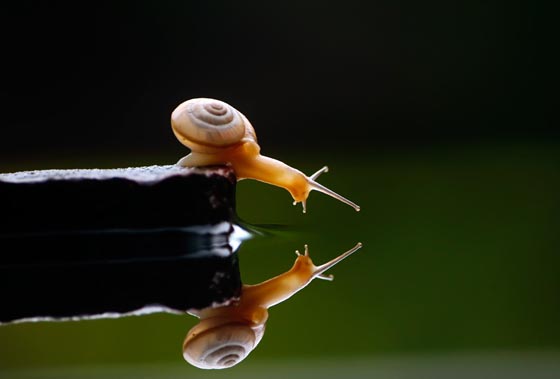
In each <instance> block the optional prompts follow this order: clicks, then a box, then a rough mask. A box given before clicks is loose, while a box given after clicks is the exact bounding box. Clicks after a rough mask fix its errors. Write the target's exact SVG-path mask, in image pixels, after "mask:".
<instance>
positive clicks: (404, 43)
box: [0, 1, 559, 168]
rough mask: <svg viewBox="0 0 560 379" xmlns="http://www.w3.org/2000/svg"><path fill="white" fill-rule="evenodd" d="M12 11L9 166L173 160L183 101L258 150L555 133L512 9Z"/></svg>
mask: <svg viewBox="0 0 560 379" xmlns="http://www.w3.org/2000/svg"><path fill="white" fill-rule="evenodd" d="M7 4H8V5H5V4H3V5H2V6H1V10H0V28H1V29H0V35H1V40H0V41H1V49H2V63H3V66H4V68H3V69H2V71H1V72H2V74H1V82H2V84H1V86H0V92H1V104H2V105H1V107H2V109H1V111H2V121H1V126H0V127H1V134H0V159H1V160H2V162H3V166H4V167H9V166H10V162H12V163H16V162H23V161H26V162H27V161H33V160H35V161H36V162H41V164H38V163H37V164H36V166H37V167H39V166H40V167H43V166H44V165H46V164H47V163H46V162H45V160H47V161H48V160H49V159H50V160H52V161H55V162H60V161H68V160H76V159H77V158H76V157H79V156H81V157H85V156H87V157H93V158H91V161H95V157H96V156H97V157H101V156H103V154H110V155H113V156H119V155H121V156H124V155H128V156H134V155H140V154H148V155H150V156H162V154H163V155H165V156H166V157H167V155H166V154H169V156H171V157H178V156H180V155H181V154H183V153H184V152H185V149H184V148H183V147H182V146H181V145H179V144H178V143H177V141H176V140H175V138H174V137H173V135H172V133H171V132H170V128H169V116H170V113H171V111H172V110H173V109H174V108H175V106H177V105H178V104H179V103H180V102H182V101H184V100H187V99H189V98H192V97H214V98H218V99H221V100H224V101H227V102H229V103H230V104H232V105H234V106H235V107H236V108H238V109H239V110H240V111H242V112H243V113H245V114H246V115H247V116H248V117H249V119H250V120H251V121H252V123H253V125H254V126H255V127H256V129H257V134H258V136H259V139H260V141H261V145H264V146H263V147H266V148H267V149H269V150H268V151H270V150H274V148H275V147H276V146H281V147H282V148H287V147H291V148H294V149H299V150H301V149H302V148H304V147H305V148H309V147H315V148H323V147H325V148H331V147H337V146H338V147H341V146H343V147H346V148H350V149H353V148H357V147H363V148H364V149H365V150H368V149H370V148H375V149H387V148H389V149H390V148H393V147H397V148H400V147H402V146H410V145H413V146H426V145H428V146H431V145H434V144H446V145H449V144H450V145H452V146H454V145H458V144H459V145H460V144H464V143H470V142H472V141H474V142H477V141H481V140H484V141H485V140H499V141H506V142H507V141H510V140H527V139H531V140H535V139H536V140H539V139H550V138H557V137H558V136H559V134H558V132H557V130H556V129H555V128H554V129H553V126H552V124H551V122H550V120H549V119H548V116H547V112H548V109H547V108H548V105H547V102H548V103H550V100H548V101H547V100H546V97H545V96H544V95H541V91H540V90H538V87H540V85H542V84H543V83H541V81H542V80H543V78H545V77H546V75H543V74H542V71H543V67H542V65H541V64H540V63H539V61H538V56H539V49H540V47H542V46H545V45H546V41H543V40H542V39H538V38H536V33H535V28H536V27H537V24H538V23H539V21H538V20H537V12H536V10H535V9H531V8H530V7H527V6H523V5H521V4H519V3H517V2H509V3H507V4H497V3H487V2H481V1H464V2H458V3H457V2H451V3H449V2H435V1H432V2H425V1H423V2H413V1H410V2H393V1H382V2H380V1H376V2H363V3H361V2H357V1H344V2H324V1H304V2H273V3H269V2H260V1H246V2H241V3H239V2H230V1H218V2H205V1H168V2H147V1H144V2H142V1H140V2H130V3H124V4H123V3H119V4H103V3H99V2H95V3H90V4H87V5H83V4H81V3H65V2H56V1H55V2H48V3H47V2H44V3H39V2H30V1H22V2H17V3H15V2H12V4H9V2H8V3H7ZM78 161H79V160H78ZM132 161H133V160H132ZM76 164H79V163H76ZM29 168H33V165H31V164H29Z"/></svg>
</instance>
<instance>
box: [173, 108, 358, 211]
mask: <svg viewBox="0 0 560 379" xmlns="http://www.w3.org/2000/svg"><path fill="white" fill-rule="evenodd" d="M171 126H172V128H173V133H174V134H175V136H176V137H177V139H178V140H179V141H180V142H181V143H182V144H183V145H185V146H187V147H188V148H190V149H191V153H190V154H189V155H187V156H186V157H184V158H182V159H181V160H179V162H178V164H179V165H182V166H185V167H199V166H210V165H218V164H230V165H231V166H232V167H233V169H234V171H235V174H236V176H237V178H238V179H239V180H241V179H255V180H259V181H262V182H265V183H269V184H272V185H275V186H278V187H282V188H285V189H286V190H288V191H289V192H290V194H291V195H292V197H293V199H294V204H296V203H300V202H301V203H302V205H303V211H304V212H305V211H306V206H305V205H306V201H307V197H308V196H309V193H310V192H311V191H312V190H316V191H320V192H323V193H325V194H327V195H329V196H332V197H334V198H335V199H337V200H340V201H342V202H343V203H345V204H348V205H350V206H351V207H353V208H354V209H355V210H357V211H359V210H360V207H359V206H358V205H356V204H354V203H353V202H352V201H350V200H348V199H346V198H344V197H343V196H340V195H339V194H337V193H335V192H333V191H331V190H330V189H328V188H326V187H324V186H322V185H321V184H319V183H317V182H316V181H315V179H317V177H319V175H321V174H322V173H324V172H327V171H328V168H327V167H326V166H325V167H323V168H322V169H321V170H319V171H317V172H316V173H315V174H313V175H311V176H309V177H308V176H306V175H305V174H304V173H302V172H301V171H299V170H297V169H295V168H292V167H290V166H288V165H286V164H285V163H283V162H281V161H278V160H276V159H273V158H269V157H265V156H263V155H261V154H260V146H259V145H258V143H257V136H256V134H255V129H254V128H253V126H252V125H251V123H250V122H249V120H248V119H247V118H246V117H245V116H244V115H243V114H242V113H241V112H239V111H238V110H236V109H235V108H233V107H232V106H230V105H229V104H226V103H224V102H222V101H219V100H214V99H207V98H198V99H191V100H188V101H185V102H184V103H182V104H180V105H179V106H178V107H177V108H176V109H175V110H174V111H173V113H172V114H171Z"/></svg>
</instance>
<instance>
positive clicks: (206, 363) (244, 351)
mask: <svg viewBox="0 0 560 379" xmlns="http://www.w3.org/2000/svg"><path fill="white" fill-rule="evenodd" d="M254 347H255V333H254V332H253V330H252V329H251V328H250V327H249V326H247V325H243V324H236V323H235V324H226V325H221V326H219V327H216V328H213V329H209V330H206V331H204V332H202V333H200V334H198V335H196V336H192V338H187V340H186V341H185V344H184V345H183V357H184V358H185V360H186V361H187V362H189V363H190V364H192V365H193V366H195V367H198V368H203V369H224V368H228V367H231V366H234V365H236V364H238V363H239V362H241V361H242V360H243V359H245V357H246V356H247V355H248V354H249V353H250V352H251V351H252V350H253V348H254Z"/></svg>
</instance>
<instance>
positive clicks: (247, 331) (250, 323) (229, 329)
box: [183, 243, 362, 369]
mask: <svg viewBox="0 0 560 379" xmlns="http://www.w3.org/2000/svg"><path fill="white" fill-rule="evenodd" d="M361 247H362V244H361V243H358V244H356V246H354V247H353V248H352V249H350V250H348V251H346V252H345V253H343V254H341V255H339V256H338V257H336V258H334V259H332V260H331V261H329V262H327V263H325V264H322V265H320V266H315V265H314V264H313V261H312V260H311V257H310V256H309V250H308V248H307V245H305V253H304V254H300V253H299V252H298V251H296V253H297V255H298V256H297V258H296V260H295V262H294V264H293V266H292V268H291V269H290V270H289V271H287V272H285V273H283V274H280V275H278V276H276V277H274V278H272V279H269V280H267V281H265V282H262V283H260V284H255V285H243V287H242V290H241V296H240V298H239V300H238V301H237V302H235V303H233V304H231V305H227V306H223V307H217V308H212V307H210V308H205V309H202V310H193V311H190V313H191V314H193V315H194V316H197V317H198V318H199V319H200V322H199V323H198V324H197V325H195V326H194V327H193V328H192V329H191V330H190V331H189V332H188V333H187V336H186V338H185V342H184V343H183V357H184V358H185V360H186V361H187V362H189V363H190V364H192V365H193V366H196V367H198V368H203V369H223V368H228V367H231V366H234V365H235V364H237V363H239V362H241V361H242V360H243V359H245V358H246V357H247V355H248V354H249V353H250V352H251V351H252V350H253V349H254V348H255V347H256V346H257V345H258V344H259V342H260V341H261V339H262V337H263V335H264V331H265V325H266V321H267V320H268V308H270V307H272V306H274V305H276V304H278V303H280V302H282V301H284V300H287V299H288V298H290V297H291V296H293V295H294V294H295V293H297V292H298V291H300V290H301V289H303V288H304V287H305V286H307V285H308V284H309V283H310V282H311V281H312V280H313V279H325V280H332V279H333V277H332V275H328V276H327V275H324V272H325V271H327V270H328V269H330V268H331V267H333V266H334V265H336V264H337V263H339V262H340V261H342V260H343V259H344V258H346V257H348V256H350V255H351V254H352V253H354V252H355V251H357V250H358V249H360V248H361Z"/></svg>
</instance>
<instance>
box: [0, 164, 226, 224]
mask: <svg viewBox="0 0 560 379" xmlns="http://www.w3.org/2000/svg"><path fill="white" fill-rule="evenodd" d="M235 183H236V179H235V176H234V173H233V171H232V170H231V169H230V168H227V167H215V168H204V169H194V168H183V167H180V166H176V165H169V166H149V167H133V168H124V169H107V170H102V169H86V170H83V169H82V170H41V171H24V172H16V173H10V174H0V234H12V233H34V232H39V233H44V232H51V231H63V232H67V231H69V230H92V229H93V230H98V229H103V230H106V229H114V228H118V229H140V228H160V227H181V226H188V225H204V224H216V223H218V222H221V221H231V220H232V218H233V215H234V210H235Z"/></svg>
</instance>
